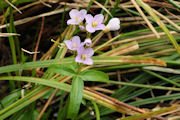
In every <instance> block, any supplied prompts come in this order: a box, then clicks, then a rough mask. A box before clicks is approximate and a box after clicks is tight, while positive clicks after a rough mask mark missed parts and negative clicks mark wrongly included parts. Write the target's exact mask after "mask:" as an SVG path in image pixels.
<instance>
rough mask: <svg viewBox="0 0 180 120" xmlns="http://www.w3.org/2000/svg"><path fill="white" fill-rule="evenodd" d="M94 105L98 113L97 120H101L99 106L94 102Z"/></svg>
mask: <svg viewBox="0 0 180 120" xmlns="http://www.w3.org/2000/svg"><path fill="white" fill-rule="evenodd" d="M92 104H93V105H94V109H95V112H96V120H100V113H99V108H98V106H97V104H96V103H95V102H92Z"/></svg>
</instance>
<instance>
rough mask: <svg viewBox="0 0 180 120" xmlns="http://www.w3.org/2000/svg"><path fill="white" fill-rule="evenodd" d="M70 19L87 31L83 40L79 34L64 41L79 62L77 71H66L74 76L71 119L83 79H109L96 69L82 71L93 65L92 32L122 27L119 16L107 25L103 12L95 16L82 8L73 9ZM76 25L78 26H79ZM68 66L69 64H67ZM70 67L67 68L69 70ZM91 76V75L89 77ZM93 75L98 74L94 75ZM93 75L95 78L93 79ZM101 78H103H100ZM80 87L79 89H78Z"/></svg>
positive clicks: (80, 98) (79, 101) (79, 100)
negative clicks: (85, 66)
mask: <svg viewBox="0 0 180 120" xmlns="http://www.w3.org/2000/svg"><path fill="white" fill-rule="evenodd" d="M69 15H70V19H69V20H68V21H67V24H68V25H73V26H78V27H79V29H80V30H81V31H83V32H86V34H87V36H86V39H85V40H84V41H83V42H81V39H80V37H79V36H73V37H72V39H70V40H65V41H64V43H65V45H66V47H67V48H68V49H69V50H70V51H73V52H72V53H74V54H75V55H76V57H75V59H74V60H75V63H76V64H77V69H76V70H77V71H75V72H73V71H74V69H73V70H71V71H68V72H65V73H66V74H64V75H67V73H68V74H69V73H70V72H72V73H70V76H73V79H72V89H71V93H70V99H69V107H68V116H69V118H71V119H75V117H76V116H77V114H78V111H79V108H80V104H81V101H82V96H83V86H84V83H83V81H108V80H109V78H108V75H107V74H105V73H103V72H101V71H96V70H85V71H81V67H82V66H83V65H93V59H92V58H91V57H92V56H93V55H94V50H93V48H91V47H92V40H91V34H92V33H94V32H96V31H99V30H102V31H103V32H109V31H115V30H119V29H120V21H119V19H118V18H112V19H111V20H110V21H109V23H108V24H107V25H106V26H105V25H104V24H103V22H104V16H103V15H102V14H97V15H95V16H94V17H93V16H92V15H91V14H87V11H86V10H84V9H82V10H80V11H78V10H76V9H72V10H71V11H70V12H69ZM78 27H76V28H78ZM66 67H67V66H66ZM69 69H71V68H68V69H66V70H69ZM89 76H90V77H89ZM93 76H96V77H97V76H98V77H97V78H98V79H97V78H96V77H93ZM92 77H93V80H92ZM99 78H101V79H99ZM77 88H78V89H77Z"/></svg>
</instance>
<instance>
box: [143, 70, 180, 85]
mask: <svg viewBox="0 0 180 120" xmlns="http://www.w3.org/2000/svg"><path fill="white" fill-rule="evenodd" d="M143 71H144V72H146V73H149V74H150V75H153V76H155V77H157V78H160V79H161V80H164V81H166V82H169V83H171V84H173V85H175V86H177V87H180V84H179V83H176V82H174V81H172V80H170V79H167V78H165V77H163V76H161V75H159V74H157V73H155V72H152V71H150V70H143Z"/></svg>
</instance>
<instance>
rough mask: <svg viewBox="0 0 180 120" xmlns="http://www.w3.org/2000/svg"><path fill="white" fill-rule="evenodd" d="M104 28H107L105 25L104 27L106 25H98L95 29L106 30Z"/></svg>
mask: <svg viewBox="0 0 180 120" xmlns="http://www.w3.org/2000/svg"><path fill="white" fill-rule="evenodd" d="M104 28H105V25H104V24H98V25H97V27H96V28H95V29H96V30H104Z"/></svg>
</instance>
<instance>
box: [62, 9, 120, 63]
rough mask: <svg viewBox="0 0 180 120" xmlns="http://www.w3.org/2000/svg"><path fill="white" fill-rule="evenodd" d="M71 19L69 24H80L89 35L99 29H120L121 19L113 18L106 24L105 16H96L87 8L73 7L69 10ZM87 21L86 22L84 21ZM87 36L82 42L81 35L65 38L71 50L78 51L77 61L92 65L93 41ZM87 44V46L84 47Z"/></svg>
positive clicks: (105, 30)
mask: <svg viewBox="0 0 180 120" xmlns="http://www.w3.org/2000/svg"><path fill="white" fill-rule="evenodd" d="M69 16H70V18H71V19H69V20H68V21H67V24H68V25H79V28H80V30H82V31H86V32H87V34H88V35H90V34H91V33H94V32H95V31H97V30H103V31H104V32H109V31H115V30H119V29H120V21H119V19H118V18H112V19H111V20H110V21H109V23H108V24H107V25H106V26H105V25H104V24H103V21H104V16H103V15H102V14H97V15H95V16H94V17H93V16H92V15H91V14H87V11H86V10H85V9H82V10H80V11H78V10H76V9H72V10H71V11H70V12H69ZM84 20H85V21H86V22H85V23H84V22H83V21H84ZM89 37H90V36H88V38H86V39H85V40H84V42H81V40H80V37H79V36H74V37H72V40H65V44H66V46H67V48H68V49H69V50H72V51H77V56H76V58H75V61H76V62H78V63H83V64H87V65H92V64H93V60H92V59H91V58H90V57H91V56H92V55H93V54H94V51H93V49H92V48H90V47H91V45H92V41H91V39H90V38H89ZM84 46H86V47H84Z"/></svg>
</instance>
